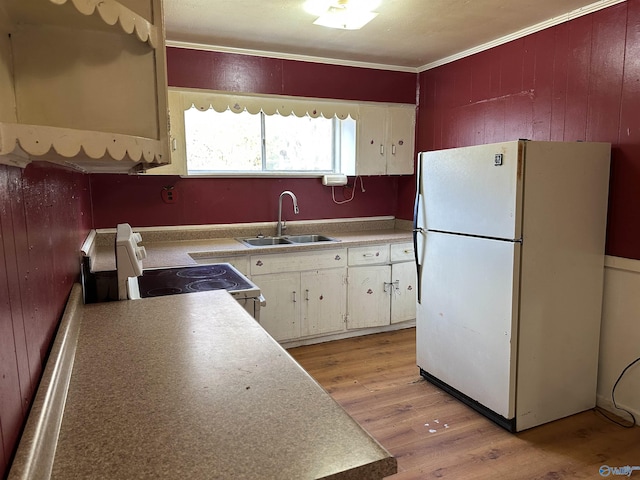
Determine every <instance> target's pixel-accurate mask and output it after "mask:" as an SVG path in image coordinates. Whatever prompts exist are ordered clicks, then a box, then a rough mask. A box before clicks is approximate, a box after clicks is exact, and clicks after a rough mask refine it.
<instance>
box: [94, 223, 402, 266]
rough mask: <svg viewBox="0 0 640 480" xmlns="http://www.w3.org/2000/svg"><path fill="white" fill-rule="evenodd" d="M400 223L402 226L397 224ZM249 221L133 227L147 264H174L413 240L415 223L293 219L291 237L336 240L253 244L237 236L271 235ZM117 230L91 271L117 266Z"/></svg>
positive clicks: (99, 246) (105, 235)
mask: <svg viewBox="0 0 640 480" xmlns="http://www.w3.org/2000/svg"><path fill="white" fill-rule="evenodd" d="M396 223H402V226H401V228H398V227H397V226H395V224H396ZM251 225H252V224H245V225H244V226H243V227H235V226H233V225H221V226H216V227H214V228H210V229H207V228H205V227H202V228H201V229H195V228H188V227H167V228H165V229H161V230H159V229H153V228H140V229H138V228H134V231H138V232H140V233H141V235H142V243H141V245H143V246H144V247H145V249H146V251H147V258H145V259H144V260H143V261H142V264H143V268H159V267H175V266H184V265H196V264H198V263H203V262H204V263H206V259H207V258H215V257H221V256H226V257H232V256H242V255H244V256H246V255H262V254H268V253H286V252H292V253H293V252H304V251H309V250H318V249H329V248H346V247H354V246H362V245H367V244H375V243H398V242H409V241H411V239H412V236H411V235H412V234H411V223H410V222H407V221H393V220H391V221H389V220H382V221H359V222H332V223H328V224H327V223H319V224H317V223H305V222H299V223H294V222H291V224H290V227H289V229H288V230H287V234H288V235H293V234H308V233H321V234H323V235H326V236H329V237H331V238H334V239H335V241H334V242H318V243H313V244H309V243H307V244H292V245H277V246H263V247H249V246H247V245H245V244H243V243H241V242H240V241H239V240H238V238H248V237H255V236H256V235H257V234H259V233H261V232H266V233H267V234H268V233H271V231H272V230H273V228H271V226H269V225H266V226H265V225H264V224H255V225H256V226H251ZM114 245H115V230H114V231H112V229H110V230H103V231H101V232H100V233H99V234H98V238H97V239H96V241H95V250H94V253H93V256H92V257H93V261H92V264H91V271H93V272H101V271H110V270H115V268H116V262H115V253H114V251H115V248H114Z"/></svg>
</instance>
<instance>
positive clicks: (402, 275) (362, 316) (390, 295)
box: [347, 243, 416, 329]
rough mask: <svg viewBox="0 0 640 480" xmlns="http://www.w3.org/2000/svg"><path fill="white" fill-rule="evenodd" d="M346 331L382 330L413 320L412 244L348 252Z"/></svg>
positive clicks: (414, 301)
mask: <svg viewBox="0 0 640 480" xmlns="http://www.w3.org/2000/svg"><path fill="white" fill-rule="evenodd" d="M348 258H349V275H348V293H347V299H348V302H347V328H348V329H354V328H368V327H381V326H385V325H390V324H394V323H401V322H405V321H408V320H413V319H415V318H416V268H415V264H414V263H413V245H412V244H411V243H400V244H392V245H391V246H390V245H388V244H387V245H373V246H366V247H355V248H350V249H349V257H348Z"/></svg>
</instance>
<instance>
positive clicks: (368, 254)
mask: <svg viewBox="0 0 640 480" xmlns="http://www.w3.org/2000/svg"><path fill="white" fill-rule="evenodd" d="M362 256H363V257H365V258H371V257H375V254H373V253H363V254H362Z"/></svg>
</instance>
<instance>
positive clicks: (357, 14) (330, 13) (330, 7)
mask: <svg viewBox="0 0 640 480" xmlns="http://www.w3.org/2000/svg"><path fill="white" fill-rule="evenodd" d="M380 3H381V0H307V1H306V2H305V3H304V9H305V10H306V11H307V12H309V13H311V14H312V15H317V16H318V18H317V19H316V21H315V22H313V23H314V24H315V25H322V26H323V27H330V28H341V29H343V30H358V29H360V28H362V27H363V26H365V25H366V24H367V23H369V22H370V21H371V20H373V19H374V18H376V16H378V14H377V13H376V12H373V11H372V10H374V9H375V8H377V7H378V6H379V5H380Z"/></svg>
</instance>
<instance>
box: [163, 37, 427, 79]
mask: <svg viewBox="0 0 640 480" xmlns="http://www.w3.org/2000/svg"><path fill="white" fill-rule="evenodd" d="M166 45H167V47H176V48H188V49H192V50H206V51H210V52H221V53H233V54H236V55H249V56H254V57H267V58H277V59H281V60H296V61H299V62H311V63H324V64H328V65H342V66H346V67H359V68H372V69H375V70H391V71H395V72H408V73H418V70H417V69H416V68H415V67H404V66H399V65H385V64H381V63H369V62H357V61H352V60H341V59H336V58H325V57H314V56H311V55H298V54H292V53H281V52H270V51H265V50H249V49H245V48H234V47H224V46H221V45H207V44H204V43H195V42H180V41H175V40H167V41H166Z"/></svg>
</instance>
